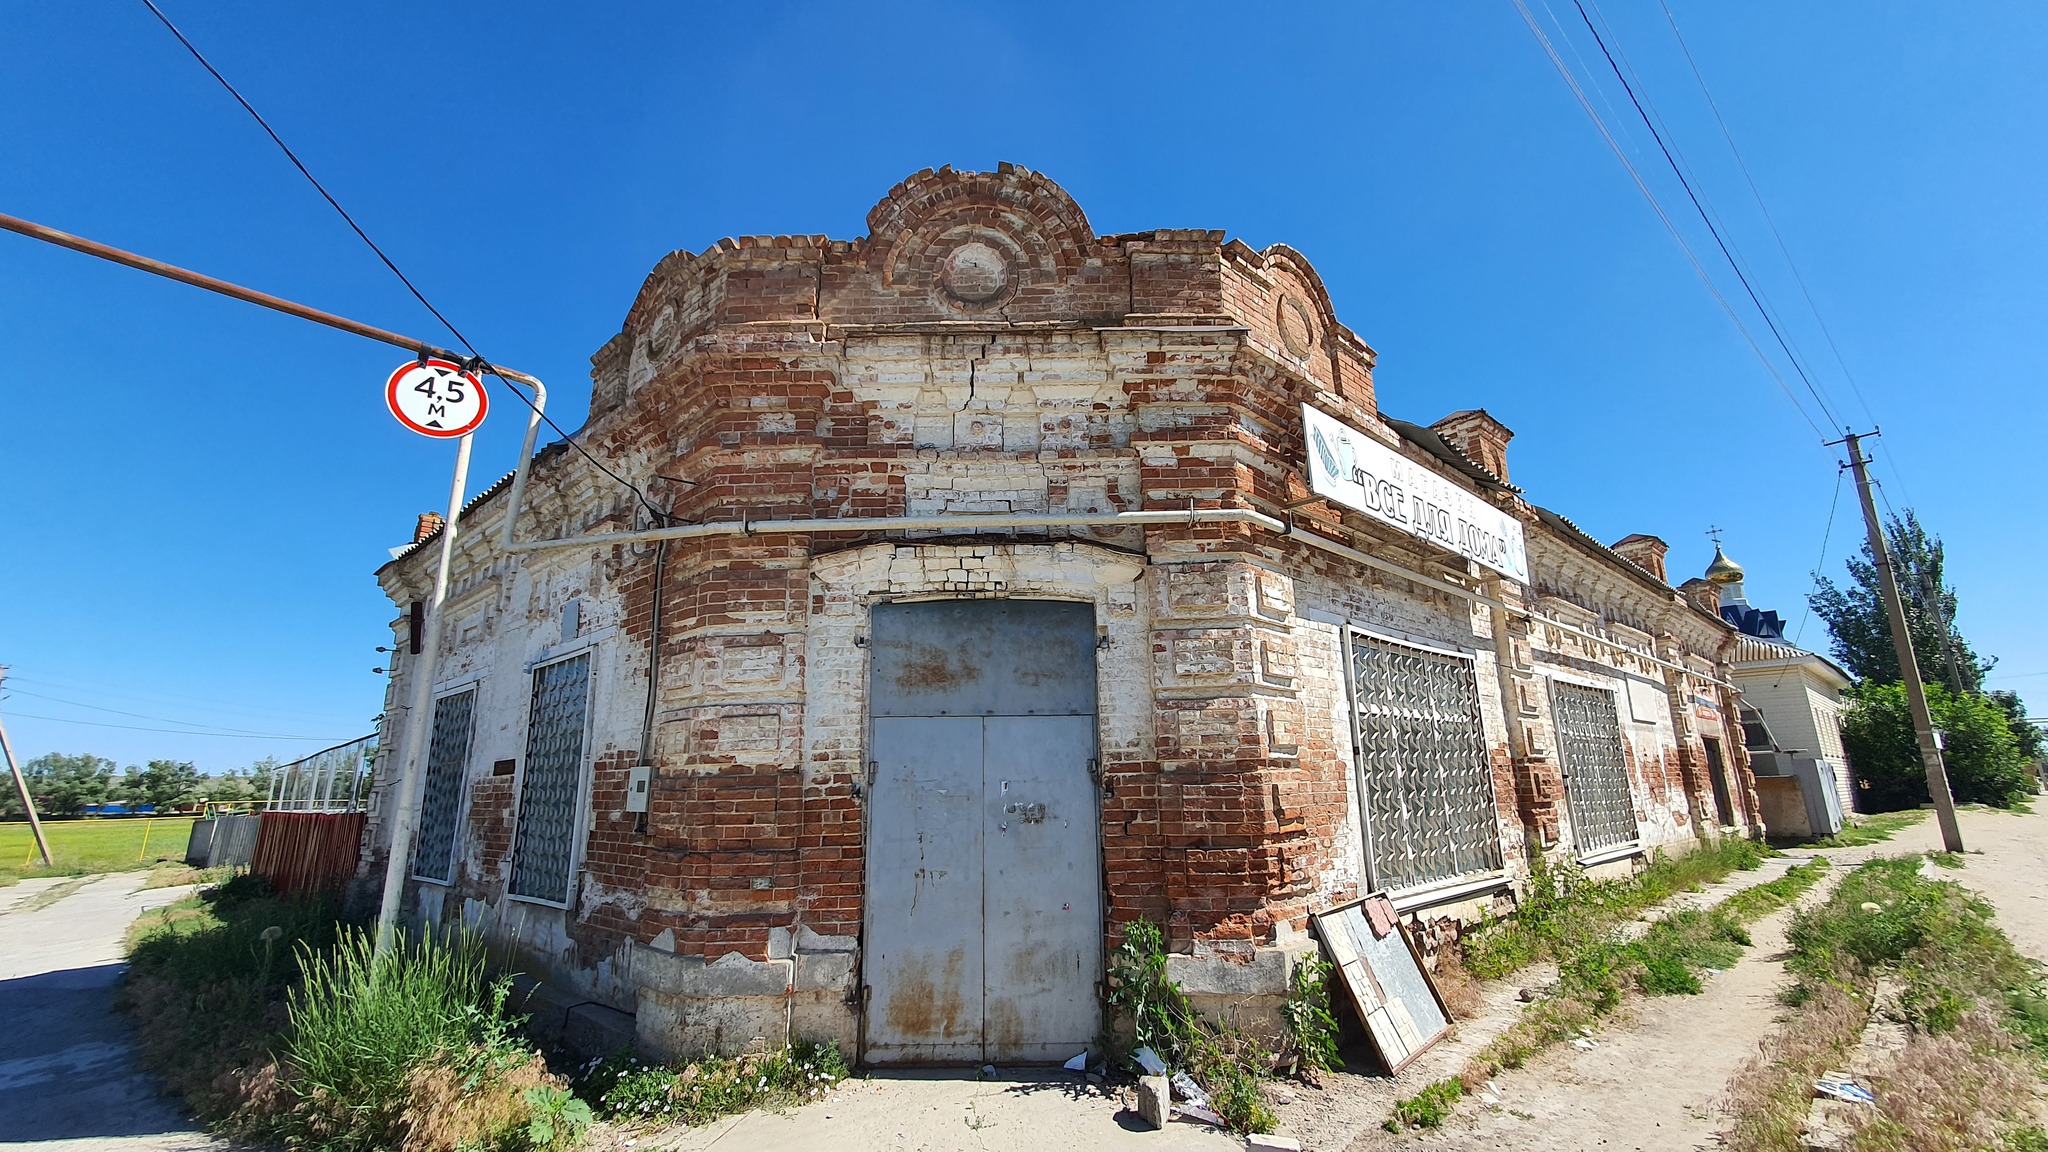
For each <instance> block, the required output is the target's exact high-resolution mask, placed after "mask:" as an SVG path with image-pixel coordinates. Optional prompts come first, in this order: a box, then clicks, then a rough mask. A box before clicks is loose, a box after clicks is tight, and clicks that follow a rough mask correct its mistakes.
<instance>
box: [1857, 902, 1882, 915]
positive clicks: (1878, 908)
mask: <svg viewBox="0 0 2048 1152" xmlns="http://www.w3.org/2000/svg"><path fill="white" fill-rule="evenodd" d="M1862 908H1863V910H1864V911H1865V912H1882V911H1884V906H1883V905H1882V904H1874V903H1872V902H1871V901H1868V900H1865V901H1864V902H1863V904H1862Z"/></svg>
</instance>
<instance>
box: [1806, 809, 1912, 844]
mask: <svg viewBox="0 0 2048 1152" xmlns="http://www.w3.org/2000/svg"><path fill="white" fill-rule="evenodd" d="M1925 819H1927V812H1926V810H1925V809H1920V808H1914V809H1910V810H1908V811H1905V812H1879V813H1876V814H1875V815H1871V816H1851V817H1849V819H1848V822H1847V823H1845V824H1843V825H1842V830H1841V831H1840V832H1837V833H1835V834H1834V835H1833V836H1823V837H1821V838H1820V839H1818V840H1815V841H1812V842H1811V846H1812V847H1815V848H1861V847H1863V846H1864V845H1866V844H1878V843H1882V842H1883V841H1886V840H1889V839H1891V838H1892V835H1893V834H1894V833H1896V832H1899V831H1901V830H1903V829H1906V828H1911V827H1912V826H1913V825H1915V824H1918V823H1920V822H1921V821H1922V820H1925Z"/></svg>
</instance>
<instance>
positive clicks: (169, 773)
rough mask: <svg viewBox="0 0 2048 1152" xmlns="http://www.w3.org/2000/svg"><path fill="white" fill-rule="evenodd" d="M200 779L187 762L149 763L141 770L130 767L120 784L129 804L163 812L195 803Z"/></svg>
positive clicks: (165, 761) (163, 761)
mask: <svg viewBox="0 0 2048 1152" xmlns="http://www.w3.org/2000/svg"><path fill="white" fill-rule="evenodd" d="M202 779H204V778H203V777H201V776H200V775H199V769H197V768H194V767H193V766H192V762H191V761H189V760H151V761H150V762H149V763H148V764H146V765H144V766H142V767H141V768H136V767H134V766H132V765H131V766H130V767H129V769H128V771H127V773H126V775H125V776H123V778H122V781H121V783H122V790H123V792H124V793H125V794H126V799H128V800H129V801H130V802H132V803H135V804H153V805H155V806H156V808H157V810H158V811H163V810H165V809H167V808H175V807H177V806H178V805H180V804H186V803H190V802H191V801H193V800H195V799H197V798H198V796H199V785H200V781H201V780H202Z"/></svg>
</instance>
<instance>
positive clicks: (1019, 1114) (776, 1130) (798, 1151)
mask: <svg viewBox="0 0 2048 1152" xmlns="http://www.w3.org/2000/svg"><path fill="white" fill-rule="evenodd" d="M1134 1107H1135V1103H1134V1101H1133V1100H1132V1099H1131V1096H1130V1093H1129V1091H1128V1090H1126V1091H1123V1092H1119V1091H1117V1090H1115V1089H1107V1090H1105V1089H1103V1088H1098V1087H1094V1086H1091V1085H1089V1084H1087V1083H1086V1082H1085V1081H1084V1080H1083V1079H1082V1078H1081V1077H1080V1076H1079V1075H1078V1074H1076V1073H1072V1072H1067V1073H1061V1072H1058V1071H1053V1072H1046V1073H1037V1072H1022V1073H1016V1074H1010V1073H1005V1072H1003V1071H1002V1070H1001V1069H998V1070H997V1074H996V1077H995V1078H994V1079H992V1080H979V1079H976V1078H975V1077H974V1076H973V1074H972V1073H969V1072H932V1073H927V1074H917V1073H891V1074H876V1075H873V1076H869V1077H867V1078H865V1079H857V1080H851V1081H848V1082H847V1083H846V1084H845V1085H843V1086H841V1087H840V1088H839V1089H837V1090H836V1091H834V1092H833V1093H832V1095H831V1097H829V1098H828V1099H827V1100H825V1101H824V1102H823V1103H819V1104H812V1105H808V1106H806V1107H803V1108H798V1109H794V1110H791V1111H788V1112H783V1113H770V1112H749V1113H747V1114H746V1115H744V1116H736V1117H729V1118H727V1119H724V1120H720V1121H718V1122H716V1123H713V1124H707V1125H705V1126H703V1127H702V1128H697V1129H693V1130H690V1131H687V1132H674V1131H670V1132H665V1133H660V1134H656V1135H652V1136H650V1137H646V1138H643V1139H642V1140H641V1142H640V1145H639V1146H640V1147H645V1148H675V1149H689V1150H694V1149H707V1148H712V1147H716V1148H717V1149H718V1150H719V1152H741V1150H745V1149H774V1150H775V1152H879V1150H881V1149H891V1150H894V1149H903V1150H904V1152H953V1150H961V1152H966V1150H975V1152H980V1150H985V1149H988V1150H992V1149H1041V1148H1044V1149H1051V1148H1090V1149H1093V1148H1103V1149H1118V1148H1126V1149H1146V1150H1149V1152H1225V1150H1227V1149H1242V1148H1243V1147H1244V1142H1243V1141H1241V1140H1239V1139H1237V1138H1236V1137H1232V1136H1227V1135H1224V1134H1223V1133H1221V1132H1218V1131H1216V1130H1215V1129H1213V1128H1209V1127H1207V1126H1205V1125H1201V1124H1196V1123H1193V1122H1191V1121H1185V1120H1179V1121H1175V1122H1174V1123H1173V1124H1171V1125H1169V1126H1168V1127H1167V1129H1166V1130H1165V1131H1164V1132H1160V1131H1155V1130H1153V1129H1152V1128H1151V1127H1150V1126H1149V1125H1147V1124H1146V1123H1145V1122H1144V1121H1142V1120H1140V1119H1139V1118H1138V1116H1137V1113H1136V1112H1135V1111H1133V1108H1134ZM606 1147H609V1148H613V1149H616V1148H620V1147H623V1145H622V1144H620V1143H609V1144H608V1145H600V1146H599V1149H598V1152H604V1149H605V1148H606Z"/></svg>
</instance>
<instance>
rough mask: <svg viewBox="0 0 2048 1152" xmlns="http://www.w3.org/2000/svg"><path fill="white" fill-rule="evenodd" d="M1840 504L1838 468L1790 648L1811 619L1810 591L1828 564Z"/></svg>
mask: <svg viewBox="0 0 2048 1152" xmlns="http://www.w3.org/2000/svg"><path fill="white" fill-rule="evenodd" d="M1841 503H1842V470H1841V469H1840V468H1837V469H1835V496H1834V499H1832V500H1830V501H1828V523H1827V527H1825V528H1823V529H1821V530H1820V559H1818V560H1815V561H1814V562H1813V573H1812V575H1813V584H1811V585H1809V586H1808V588H1807V596H1806V608H1805V609H1804V610H1803V611H1801V612H1800V613H1799V627H1798V628H1796V629H1794V630H1793V632H1792V646H1793V647H1794V648H1797V647H1799V638H1800V637H1801V636H1804V635H1805V634H1806V622H1807V621H1808V620H1809V619H1811V618H1812V617H1813V591H1812V590H1813V588H1815V587H1818V586H1819V584H1820V581H1821V574H1820V570H1821V569H1822V568H1824V567H1826V566H1827V562H1828V538H1829V537H1831V536H1833V535H1834V533H1835V509H1836V508H1838V507H1840V506H1841Z"/></svg>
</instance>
